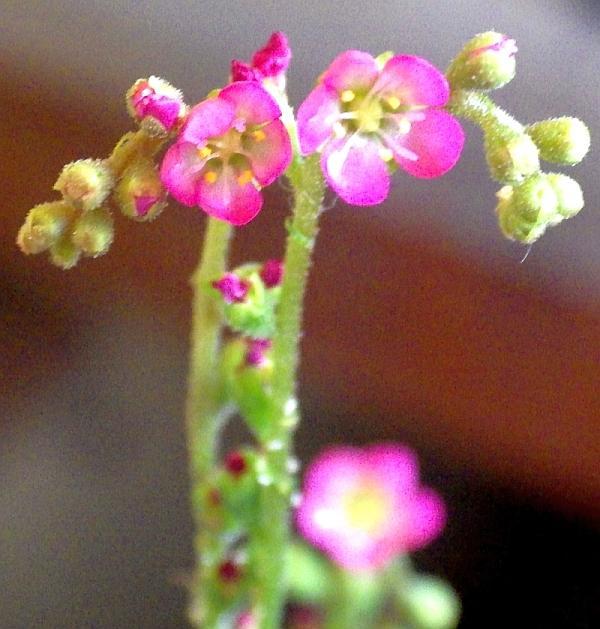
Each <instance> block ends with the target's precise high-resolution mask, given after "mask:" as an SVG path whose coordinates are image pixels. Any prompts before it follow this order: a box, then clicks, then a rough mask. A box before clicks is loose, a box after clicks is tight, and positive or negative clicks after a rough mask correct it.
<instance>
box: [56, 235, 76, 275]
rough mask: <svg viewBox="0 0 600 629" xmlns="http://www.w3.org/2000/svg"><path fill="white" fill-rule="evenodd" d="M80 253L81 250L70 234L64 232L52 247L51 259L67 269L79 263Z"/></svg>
mask: <svg viewBox="0 0 600 629" xmlns="http://www.w3.org/2000/svg"><path fill="white" fill-rule="evenodd" d="M80 255H81V251H80V249H79V248H78V247H77V246H76V245H75V243H74V242H73V239H72V238H71V235H70V234H64V235H63V236H62V237H61V238H60V239H59V240H57V241H56V242H55V243H54V244H53V245H52V246H51V247H50V261H51V262H52V264H54V265H55V266H58V267H60V268H61V269H64V270H65V271H66V270H67V269H72V268H73V267H74V266H75V265H76V264H77V262H78V261H79V256H80Z"/></svg>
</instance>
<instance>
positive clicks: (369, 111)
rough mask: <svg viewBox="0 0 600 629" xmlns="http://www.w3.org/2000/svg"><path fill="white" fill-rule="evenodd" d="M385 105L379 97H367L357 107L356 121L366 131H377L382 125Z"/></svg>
mask: <svg viewBox="0 0 600 629" xmlns="http://www.w3.org/2000/svg"><path fill="white" fill-rule="evenodd" d="M382 116H383V107H382V106H381V103H380V102H379V100H378V99H375V98H365V99H364V100H363V101H362V103H360V105H359V106H358V108H357V109H356V123H357V125H358V128H359V129H360V130H361V131H364V132H365V133H375V132H376V131H378V130H379V127H380V126H381V118H382Z"/></svg>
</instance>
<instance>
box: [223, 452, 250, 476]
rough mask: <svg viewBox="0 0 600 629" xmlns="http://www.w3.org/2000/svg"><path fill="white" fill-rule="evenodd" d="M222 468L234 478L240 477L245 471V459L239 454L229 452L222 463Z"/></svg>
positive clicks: (246, 465) (246, 467) (246, 466)
mask: <svg viewBox="0 0 600 629" xmlns="http://www.w3.org/2000/svg"><path fill="white" fill-rule="evenodd" d="M223 467H224V468H225V469H226V470H227V471H228V472H229V473H230V474H231V475H232V476H233V477H235V478H238V477H239V476H241V475H242V474H243V473H244V472H245V471H246V470H247V469H248V464H247V463H246V458H245V457H244V455H243V454H242V453H241V452H237V451H235V452H230V453H229V454H228V455H227V456H226V457H225V461H224V462H223Z"/></svg>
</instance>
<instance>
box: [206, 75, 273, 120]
mask: <svg viewBox="0 0 600 629" xmlns="http://www.w3.org/2000/svg"><path fill="white" fill-rule="evenodd" d="M219 100H220V101H224V102H226V103H229V104H230V105H232V106H233V109H234V111H235V117H236V118H241V119H242V120H244V121H245V122H246V124H247V125H248V126H252V125H260V124H264V123H265V122H271V121H273V120H275V119H276V118H279V117H280V116H281V110H280V109H279V105H278V104H277V103H276V102H275V100H274V99H273V97H272V96H271V95H270V94H269V93H268V92H267V90H265V88H264V87H263V86H262V85H261V84H260V83H257V82H256V81H236V82H235V83H232V84H231V85H228V86H227V87H225V88H223V89H222V90H221V91H220V92H219Z"/></svg>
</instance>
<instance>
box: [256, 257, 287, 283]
mask: <svg viewBox="0 0 600 629" xmlns="http://www.w3.org/2000/svg"><path fill="white" fill-rule="evenodd" d="M260 277H261V279H262V281H263V282H264V283H265V286H266V287H267V288H274V287H275V286H279V284H281V280H282V279H283V264H282V262H281V260H267V261H266V262H265V263H264V264H263V267H262V269H261V270H260Z"/></svg>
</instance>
